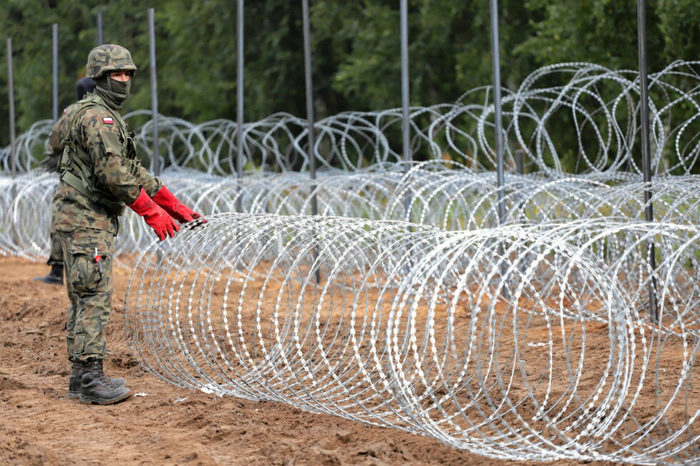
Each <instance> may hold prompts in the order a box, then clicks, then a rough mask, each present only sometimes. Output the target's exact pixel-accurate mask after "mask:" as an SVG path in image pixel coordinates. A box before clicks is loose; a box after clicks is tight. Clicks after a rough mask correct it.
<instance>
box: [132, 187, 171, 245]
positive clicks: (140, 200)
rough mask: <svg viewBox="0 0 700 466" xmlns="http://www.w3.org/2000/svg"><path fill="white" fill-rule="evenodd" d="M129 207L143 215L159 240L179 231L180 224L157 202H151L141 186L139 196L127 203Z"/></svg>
mask: <svg viewBox="0 0 700 466" xmlns="http://www.w3.org/2000/svg"><path fill="white" fill-rule="evenodd" d="M129 208H130V209H132V210H133V211H134V212H136V213H137V214H139V215H140V216H142V217H143V219H144V220H145V221H146V223H147V224H148V226H150V227H151V228H153V231H155V232H156V235H158V238H160V240H161V241H163V240H164V239H165V238H167V237H168V236H170V237H171V238H172V237H173V236H175V232H176V231H180V226H179V225H178V224H177V222H175V220H174V219H173V218H172V217H171V216H170V215H168V213H167V212H166V211H165V210H163V209H162V208H161V207H160V206H159V205H158V204H156V203H155V202H153V200H152V199H151V198H150V197H149V196H148V194H146V191H145V190H144V189H143V188H141V192H140V193H139V197H137V198H136V200H135V201H134V202H133V203H131V204H129Z"/></svg>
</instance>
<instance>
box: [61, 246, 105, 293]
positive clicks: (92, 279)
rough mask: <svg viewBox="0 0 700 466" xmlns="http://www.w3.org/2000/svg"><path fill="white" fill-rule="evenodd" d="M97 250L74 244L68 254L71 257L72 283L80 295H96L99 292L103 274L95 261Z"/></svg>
mask: <svg viewBox="0 0 700 466" xmlns="http://www.w3.org/2000/svg"><path fill="white" fill-rule="evenodd" d="M94 252H95V248H94V247H93V248H90V247H87V246H79V245H75V244H72V245H70V246H69V251H68V253H69V254H70V255H71V259H72V261H73V266H72V267H71V276H70V277H69V279H70V281H71V283H73V286H74V287H75V291H77V292H79V293H94V292H96V291H98V289H99V286H100V282H101V281H102V274H101V273H100V269H99V268H98V267H97V263H96V262H95V259H94Z"/></svg>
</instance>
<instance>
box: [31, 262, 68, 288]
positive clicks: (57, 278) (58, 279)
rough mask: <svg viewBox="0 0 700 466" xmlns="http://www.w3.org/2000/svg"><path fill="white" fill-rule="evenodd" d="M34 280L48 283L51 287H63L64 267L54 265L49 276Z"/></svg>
mask: <svg viewBox="0 0 700 466" xmlns="http://www.w3.org/2000/svg"><path fill="white" fill-rule="evenodd" d="M34 280H37V281H40V282H44V283H48V284H49V285H63V265H62V264H53V265H52V266H51V271H50V272H49V274H48V275H46V276H45V277H36V278H35V279H34Z"/></svg>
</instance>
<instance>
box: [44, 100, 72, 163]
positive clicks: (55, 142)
mask: <svg viewBox="0 0 700 466" xmlns="http://www.w3.org/2000/svg"><path fill="white" fill-rule="evenodd" d="M79 108H80V105H78V103H77V102H76V103H74V104H70V105H69V106H67V107H66V108H65V109H64V110H63V114H62V115H61V117H60V118H59V119H58V121H57V122H56V123H54V125H53V127H52V128H51V134H49V147H48V151H47V152H46V157H45V158H44V160H43V162H41V166H42V167H43V168H45V169H46V170H48V171H52V172H57V171H58V166H59V164H60V163H61V156H62V155H63V139H64V138H65V137H66V136H67V135H68V130H69V129H70V123H71V121H72V120H73V117H74V116H75V112H77V111H78V109H79Z"/></svg>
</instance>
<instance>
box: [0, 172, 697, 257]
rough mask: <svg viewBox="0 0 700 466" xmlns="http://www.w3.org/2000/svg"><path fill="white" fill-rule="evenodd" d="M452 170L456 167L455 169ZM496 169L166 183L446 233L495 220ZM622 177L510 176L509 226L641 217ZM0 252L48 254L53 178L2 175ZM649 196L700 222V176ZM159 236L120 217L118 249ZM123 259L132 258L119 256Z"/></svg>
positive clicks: (633, 186)
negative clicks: (313, 203) (314, 203)
mask: <svg viewBox="0 0 700 466" xmlns="http://www.w3.org/2000/svg"><path fill="white" fill-rule="evenodd" d="M455 168H456V169H455ZM495 178H496V177H495V174H494V173H490V172H484V173H472V172H469V171H464V170H461V169H460V165H459V164H455V163H447V162H444V161H443V162H424V163H417V164H413V165H403V164H401V165H397V166H395V167H393V168H388V167H383V168H382V169H381V170H378V171H376V172H375V171H373V170H369V169H367V170H363V171H358V172H355V173H341V172H337V171H332V172H330V173H325V172H321V173H320V174H319V176H318V177H317V178H316V179H311V178H310V176H308V175H307V174H302V173H293V172H288V173H283V174H250V175H247V176H245V177H243V178H242V179H241V180H240V182H238V181H237V180H234V179H230V178H222V177H217V176H213V175H204V174H194V173H186V174H185V173H180V174H165V175H163V176H162V179H163V181H164V183H165V185H166V186H168V188H169V189H170V190H171V191H172V192H173V193H175V194H176V195H177V197H178V198H180V199H181V200H182V202H184V203H185V204H187V205H189V206H191V207H192V208H193V209H195V210H196V211H198V212H201V213H203V214H204V215H212V214H218V213H224V212H231V211H235V210H236V209H241V210H242V211H244V212H249V213H276V214H281V215H310V214H312V209H311V200H312V198H316V200H317V206H318V212H319V213H320V214H322V215H325V216H344V217H359V218H366V219H372V220H404V221H410V222H413V223H419V224H426V225H434V226H438V227H440V228H442V229H446V230H474V229H480V228H493V227H497V226H498V225H499V216H498V205H497V199H498V192H497V190H498V188H497V184H496V182H495ZM628 178H629V177H626V176H624V174H621V175H620V177H618V179H617V180H608V181H607V182H603V181H600V180H599V179H598V178H597V177H591V178H582V177H568V178H564V177H562V178H556V179H549V178H547V177H543V176H540V175H523V176H519V175H512V174H508V175H507V176H506V178H505V181H506V184H505V186H504V201H503V202H504V207H505V212H506V221H507V223H538V222H547V221H552V220H578V219H589V218H599V219H603V218H611V219H615V218H626V219H633V220H634V219H637V220H639V219H641V218H642V213H643V212H644V209H645V204H644V193H645V191H646V190H647V185H646V184H645V183H643V182H641V181H639V180H636V179H635V178H631V179H628ZM0 182H2V183H3V184H4V186H5V188H3V189H2V190H1V191H0V219H1V220H2V225H4V227H3V230H2V231H0V253H3V254H13V255H18V256H23V257H28V258H43V257H46V255H47V254H48V250H49V227H50V221H51V199H52V197H53V192H54V189H55V186H56V182H57V180H56V176H55V175H51V174H35V173H31V174H27V175H23V176H21V177H17V178H3V177H0ZM651 202H652V203H653V206H654V212H655V218H656V219H657V220H658V221H659V222H671V223H679V224H689V225H698V224H700V178H699V177H698V176H684V177H667V178H659V179H656V180H654V183H653V185H652V198H651ZM153 239H154V234H153V232H152V231H151V229H150V227H148V225H146V224H145V223H144V222H143V220H142V219H141V218H140V217H138V216H136V215H134V214H133V213H132V212H130V211H129V210H128V209H127V213H126V215H124V216H123V217H122V219H121V222H120V235H119V237H118V238H117V243H116V247H115V254H116V255H117V256H120V257H121V256H126V255H133V254H134V253H136V252H139V251H141V250H143V248H145V247H147V245H148V244H149V243H150V242H151V241H152V240H153ZM122 260H126V259H125V258H122Z"/></svg>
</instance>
